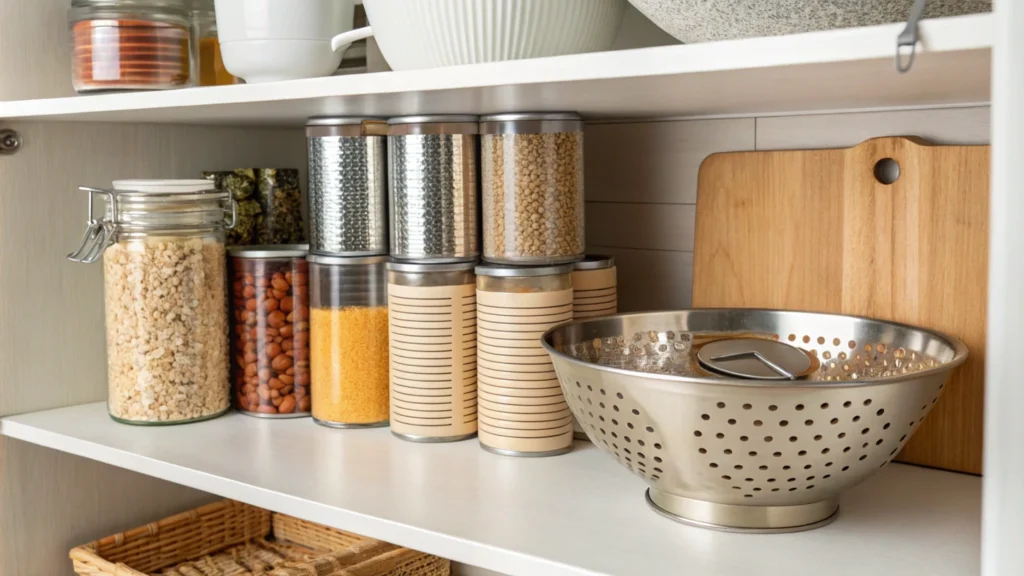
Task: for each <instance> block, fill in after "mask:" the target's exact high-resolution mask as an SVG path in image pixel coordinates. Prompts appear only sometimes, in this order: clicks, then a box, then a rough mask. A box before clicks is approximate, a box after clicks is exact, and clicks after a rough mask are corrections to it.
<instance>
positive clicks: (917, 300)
mask: <svg viewBox="0 0 1024 576" xmlns="http://www.w3.org/2000/svg"><path fill="white" fill-rule="evenodd" d="M893 160H894V161H895V162H896V163H898V165H899V170H900V173H899V177H898V179H896V180H895V181H893V182H891V183H890V184H886V183H883V182H882V181H881V180H880V179H879V178H882V179H883V180H884V179H887V177H888V178H891V177H892V176H893V173H892V170H891V168H892V166H893V163H892V161H893ZM876 166H877V168H878V172H879V174H878V176H877V177H876ZM988 174H989V147H988V146H931V145H929V144H928V143H926V142H924V141H922V140H919V139H916V138H909V137H907V138H903V137H901V138H877V139H873V140H868V141H866V142H864V143H862V144H860V145H858V146H855V147H853V148H847V149H838V150H794V151H772V152H735V153H723V154H715V155H713V156H710V157H708V158H707V159H706V160H705V161H704V163H703V165H701V168H700V174H699V177H698V192H697V194H698V195H697V228H696V239H695V248H694V252H695V254H694V270H693V305H694V306H695V307H719V306H721V307H758V308H785V309H792V310H811V311H822V312H836V313H844V314H855V315H862V316H870V317H874V318H880V319H885V320H895V321H898V322H905V323H907V324H913V325H916V326H922V327H926V328H932V329H936V330H941V331H943V332H946V333H948V334H952V335H954V336H956V337H958V338H960V339H961V340H963V341H964V343H965V344H967V347H968V348H969V350H970V356H969V358H968V360H967V362H966V363H965V365H964V366H963V367H961V368H960V369H959V370H958V371H957V372H956V373H955V374H954V376H953V379H952V382H951V384H950V385H949V386H947V387H946V392H945V394H944V395H943V396H942V398H941V400H940V401H939V403H938V404H936V406H935V408H934V409H933V410H932V412H931V414H930V415H929V416H928V418H927V419H925V422H924V424H923V426H922V427H921V429H920V430H919V431H918V433H917V435H915V436H914V438H913V439H912V440H911V441H910V442H909V443H908V444H907V446H906V447H905V448H904V450H903V452H902V453H901V455H900V459H901V460H903V461H904V462H911V463H914V464H922V465H926V466H934V467H937V468H945V469H949V470H957V471H962V472H971V473H975V474H980V473H981V456H982V427H983V414H982V404H983V395H984V390H983V385H984V378H985V366H984V358H985V313H986V308H985V304H986V295H987V277H988V178H989V176H988ZM1022 226H1024V223H1022ZM1022 297H1024V295H1022Z"/></svg>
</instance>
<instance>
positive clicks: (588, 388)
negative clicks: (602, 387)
mask: <svg viewBox="0 0 1024 576" xmlns="http://www.w3.org/2000/svg"><path fill="white" fill-rule="evenodd" d="M587 390H590V391H591V392H593V391H594V387H593V386H591V385H590V384H587Z"/></svg>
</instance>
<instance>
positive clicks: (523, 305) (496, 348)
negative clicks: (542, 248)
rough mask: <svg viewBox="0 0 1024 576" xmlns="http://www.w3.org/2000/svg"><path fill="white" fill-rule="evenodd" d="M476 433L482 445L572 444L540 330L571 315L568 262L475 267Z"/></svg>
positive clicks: (559, 448)
mask: <svg viewBox="0 0 1024 576" xmlns="http://www.w3.org/2000/svg"><path fill="white" fill-rule="evenodd" d="M476 305H477V371H478V372H477V394H478V398H477V399H478V402H479V404H478V406H477V408H478V412H477V417H478V423H477V425H478V429H479V432H478V435H479V437H480V445H481V446H482V447H483V448H484V449H485V450H487V451H490V452H495V453H498V454H505V455H510V456H553V455H556V454H562V453H565V452H568V451H569V450H571V449H572V439H573V430H572V412H571V411H570V410H569V405H568V404H566V402H565V397H564V396H563V395H562V388H561V386H560V385H559V382H558V377H557V375H556V374H555V369H554V366H553V365H552V364H551V358H550V357H549V356H548V354H547V352H545V351H544V348H543V347H542V346H541V342H540V337H541V335H543V334H544V332H546V331H547V330H548V329H549V328H552V327H554V326H557V325H558V324H561V323H563V322H568V321H570V320H572V265H569V264H565V265H557V266H543V267H535V268H524V267H513V266H503V265H499V264H488V265H481V266H477V267H476Z"/></svg>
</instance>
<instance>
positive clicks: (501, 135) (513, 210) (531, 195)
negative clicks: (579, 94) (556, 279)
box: [480, 113, 585, 265]
mask: <svg viewBox="0 0 1024 576" xmlns="http://www.w3.org/2000/svg"><path fill="white" fill-rule="evenodd" d="M480 134H481V136H480V149H481V154H480V156H481V160H480V164H481V172H482V181H483V235H484V260H486V261H488V262H497V263H502V264H521V265H542V264H558V263H566V262H575V261H577V260H580V259H582V258H583V255H584V246H585V241H584V226H583V120H582V119H580V117H579V116H578V115H577V114H572V113H557V114H555V113H544V114H495V115H492V116H484V117H482V118H481V119H480Z"/></svg>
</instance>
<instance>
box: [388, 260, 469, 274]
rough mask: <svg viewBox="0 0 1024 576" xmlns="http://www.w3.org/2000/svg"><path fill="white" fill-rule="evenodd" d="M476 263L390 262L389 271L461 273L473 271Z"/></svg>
mask: <svg viewBox="0 0 1024 576" xmlns="http://www.w3.org/2000/svg"><path fill="white" fill-rule="evenodd" d="M475 267H476V262H446V263H443V264H426V263H423V264H420V263H414V262H388V270H392V271H395V272H426V273H430V272H461V271H463V270H473V269H474V268H475Z"/></svg>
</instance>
